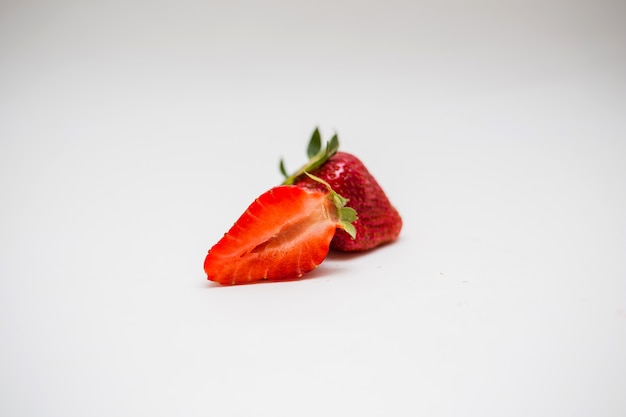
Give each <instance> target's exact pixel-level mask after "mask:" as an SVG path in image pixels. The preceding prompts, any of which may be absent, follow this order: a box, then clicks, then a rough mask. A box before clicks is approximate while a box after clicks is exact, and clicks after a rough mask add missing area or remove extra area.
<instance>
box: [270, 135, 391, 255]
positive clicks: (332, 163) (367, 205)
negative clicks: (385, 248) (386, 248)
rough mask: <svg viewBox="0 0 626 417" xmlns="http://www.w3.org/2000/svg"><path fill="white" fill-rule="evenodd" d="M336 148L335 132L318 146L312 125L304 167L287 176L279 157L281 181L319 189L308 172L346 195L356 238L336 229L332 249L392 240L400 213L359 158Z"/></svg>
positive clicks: (360, 248)
mask: <svg viewBox="0 0 626 417" xmlns="http://www.w3.org/2000/svg"><path fill="white" fill-rule="evenodd" d="M338 148H339V140H338V139H337V135H334V136H333V137H332V139H331V140H330V141H329V142H328V143H327V144H326V147H324V148H322V146H321V136H320V133H319V130H318V129H315V131H314V132H313V135H312V137H311V141H310V142H309V146H308V148H307V154H308V156H309V158H310V160H309V162H308V163H307V164H306V165H305V166H304V167H302V168H301V169H300V170H299V171H298V172H296V173H295V174H294V175H291V176H289V175H287V174H286V172H285V167H284V164H283V162H282V161H281V163H280V169H281V172H282V173H283V175H285V177H286V179H285V181H284V184H295V185H296V186H299V187H303V188H310V189H321V188H320V187H322V185H320V184H319V183H318V182H316V181H313V180H312V179H311V178H309V177H308V176H307V175H304V174H305V173H309V172H310V173H311V174H313V175H315V176H316V177H319V178H321V179H322V180H324V181H326V182H327V183H328V184H329V185H330V187H332V189H333V190H335V191H336V192H337V193H339V194H341V195H342V196H343V197H345V198H346V199H348V201H349V204H350V207H352V208H354V209H355V210H356V211H357V213H359V217H358V219H356V220H355V221H354V222H353V225H354V227H355V229H356V238H352V237H351V236H350V235H349V234H348V233H346V232H345V231H343V230H337V232H336V233H335V236H334V237H333V239H332V241H331V244H330V247H331V248H332V249H335V250H340V251H348V252H354V251H364V250H368V249H373V248H375V247H377V246H380V245H382V244H384V243H388V242H392V241H394V240H396V239H397V238H398V235H399V234H400V230H401V229H402V218H401V217H400V214H399V213H398V211H397V210H396V209H395V207H393V206H392V204H391V202H390V201H389V198H387V195H386V194H385V192H384V191H383V189H382V188H381V186H380V185H379V184H378V182H377V181H376V179H375V178H374V177H373V176H372V174H370V172H369V171H368V170H367V168H366V167H365V165H364V164H363V162H361V161H360V160H359V159H358V158H357V157H356V156H354V155H352V154H349V153H346V152H338Z"/></svg>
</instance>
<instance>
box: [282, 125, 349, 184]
mask: <svg viewBox="0 0 626 417" xmlns="http://www.w3.org/2000/svg"><path fill="white" fill-rule="evenodd" d="M338 149H339V138H337V134H335V135H333V137H332V138H331V139H330V141H328V142H326V146H322V136H321V135H320V131H319V129H318V128H315V130H314V131H313V135H311V140H310V141H309V145H308V146H307V150H306V153H307V156H308V157H309V162H307V163H306V164H305V165H304V166H303V167H302V168H300V169H299V170H298V171H296V172H295V173H294V174H292V175H289V174H287V170H286V169H285V163H284V161H283V160H282V159H281V160H280V164H279V169H280V172H281V173H282V174H283V176H284V177H285V180H284V181H283V185H291V184H293V183H294V182H296V180H297V179H298V178H299V177H301V176H302V175H304V174H305V173H307V172H310V171H313V170H315V169H316V168H319V167H321V166H322V165H323V164H324V163H325V162H326V161H328V159H329V158H330V157H331V156H333V155H334V154H336V153H337V150H338Z"/></svg>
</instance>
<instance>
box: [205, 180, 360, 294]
mask: <svg viewBox="0 0 626 417" xmlns="http://www.w3.org/2000/svg"><path fill="white" fill-rule="evenodd" d="M334 194H335V195H336V193H334V191H332V190H329V189H328V188H326V187H324V186H322V187H321V188H316V189H314V188H310V189H306V188H303V187H296V186H278V187H274V188H272V189H271V190H269V191H267V192H265V193H263V194H262V195H261V196H260V197H258V198H257V199H256V200H255V201H254V202H253V203H252V204H251V205H250V206H249V207H248V209H247V210H246V211H245V212H244V213H243V214H242V215H241V217H239V219H238V220H237V221H236V222H235V224H234V225H233V226H232V227H231V229H230V230H229V231H228V232H227V233H226V234H225V235H224V237H222V239H221V240H220V241H219V242H218V243H216V244H215V245H214V246H213V247H212V248H211V249H210V250H209V252H208V254H207V256H206V259H205V262H204V270H205V272H206V274H207V277H208V279H209V280H211V281H215V282H218V283H220V284H226V285H230V284H243V283H249V282H255V281H259V280H264V279H267V280H288V279H295V278H299V277H301V276H302V275H303V274H305V273H307V272H309V271H312V270H313V269H315V268H316V267H317V266H318V265H319V264H320V263H321V262H322V261H323V260H324V259H325V258H326V256H327V255H328V251H329V246H330V241H331V240H332V238H333V236H334V235H335V230H336V229H337V228H343V227H346V226H345V224H346V222H345V219H342V213H344V212H343V211H342V210H351V209H349V208H347V207H340V206H339V205H338V203H337V202H336V199H333V195H334ZM351 211H352V213H353V210H351ZM344 217H345V216H344Z"/></svg>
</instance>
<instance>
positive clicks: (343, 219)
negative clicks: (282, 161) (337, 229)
mask: <svg viewBox="0 0 626 417" xmlns="http://www.w3.org/2000/svg"><path fill="white" fill-rule="evenodd" d="M304 174H305V175H307V176H308V177H309V178H311V179H312V180H313V181H317V182H319V183H320V184H322V185H323V186H325V187H326V188H327V189H328V191H329V193H330V194H329V196H330V198H331V199H332V200H333V203H335V207H337V214H338V216H339V224H340V225H341V228H342V229H343V230H345V231H346V233H348V234H349V235H350V237H351V238H352V239H355V238H356V229H355V227H354V225H353V224H352V222H354V221H355V220H356V219H357V213H356V210H355V209H353V208H352V207H346V204H347V203H348V199H347V198H345V197H343V196H342V195H339V194H337V192H336V191H335V190H333V189H332V187H331V186H330V184H329V183H327V182H326V181H324V180H323V179H321V178H319V177H316V176H315V175H313V174H309V173H308V172H306V171H304Z"/></svg>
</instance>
